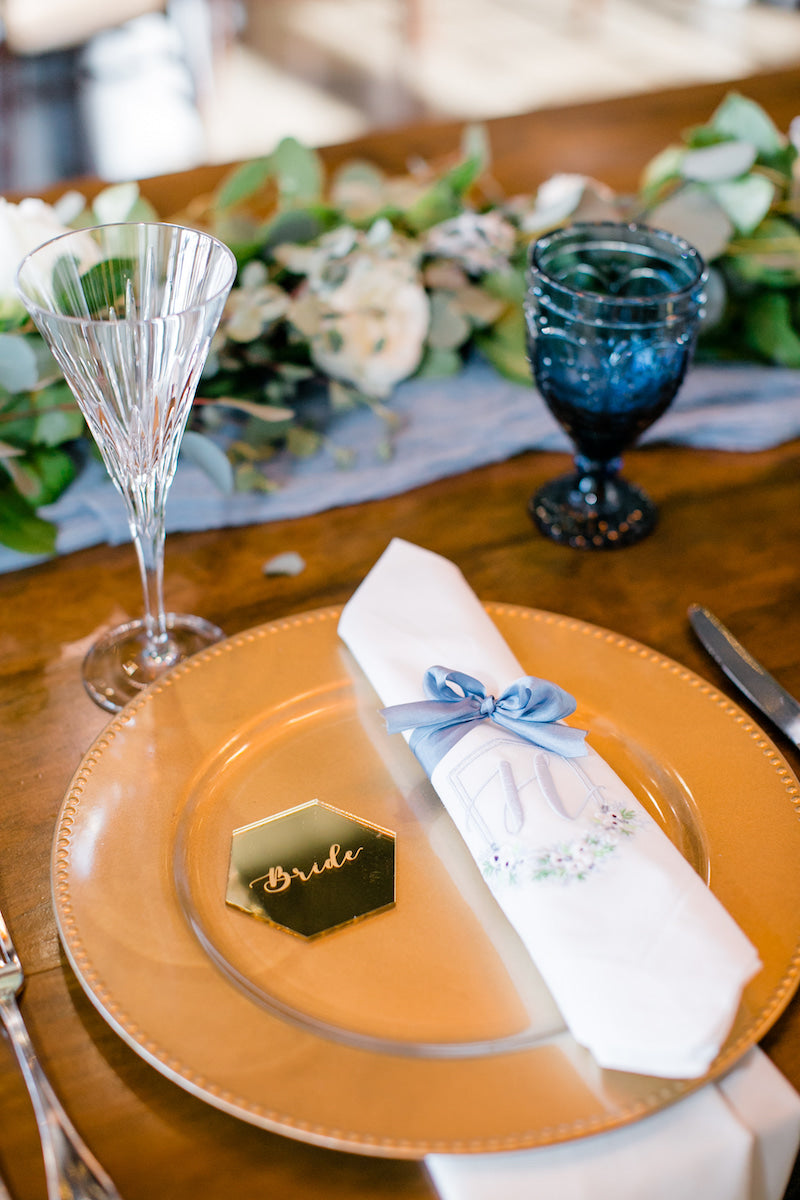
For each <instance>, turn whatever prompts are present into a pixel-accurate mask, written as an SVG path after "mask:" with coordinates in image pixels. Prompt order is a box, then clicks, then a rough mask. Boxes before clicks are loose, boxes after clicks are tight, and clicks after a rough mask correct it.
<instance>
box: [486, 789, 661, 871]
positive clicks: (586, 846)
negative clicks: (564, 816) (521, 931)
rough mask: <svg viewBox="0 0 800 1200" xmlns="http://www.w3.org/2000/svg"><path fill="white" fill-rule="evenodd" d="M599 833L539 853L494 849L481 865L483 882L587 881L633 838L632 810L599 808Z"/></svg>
mask: <svg viewBox="0 0 800 1200" xmlns="http://www.w3.org/2000/svg"><path fill="white" fill-rule="evenodd" d="M593 821H594V822H595V823H596V824H597V826H598V830H597V832H594V831H593V830H590V831H589V832H587V833H584V834H583V836H582V837H579V838H574V839H573V840H572V841H569V842H558V843H557V844H555V845H552V846H546V847H544V848H541V849H537V850H534V849H531V848H529V847H525V848H524V849H521V848H519V847H515V846H514V845H513V844H509V845H507V846H502V847H495V848H494V849H493V851H492V853H491V854H489V855H488V856H487V857H486V858H484V860H483V862H482V863H481V874H482V875H483V877H484V879H487V880H488V879H493V880H497V881H500V882H505V883H507V884H509V885H511V886H512V887H513V886H515V885H519V884H521V883H525V882H531V881H532V882H535V883H538V882H540V881H542V880H557V881H558V882H560V883H565V884H566V883H572V882H574V881H582V880H585V879H588V877H589V875H590V874H591V873H592V872H593V871H595V870H596V869H597V868H598V867H599V866H600V864H601V863H602V862H603V861H604V860H605V859H606V858H608V856H609V855H610V854H613V853H614V851H615V850H616V849H617V847H618V846H619V844H620V842H621V841H622V839H623V838H627V837H632V836H633V835H634V833H635V831H636V827H637V825H638V824H639V819H638V817H637V814H636V813H635V812H634V811H633V809H631V808H620V809H613V808H610V807H606V808H601V809H600V811H599V812H598V813H596V814H595V816H594V817H593Z"/></svg>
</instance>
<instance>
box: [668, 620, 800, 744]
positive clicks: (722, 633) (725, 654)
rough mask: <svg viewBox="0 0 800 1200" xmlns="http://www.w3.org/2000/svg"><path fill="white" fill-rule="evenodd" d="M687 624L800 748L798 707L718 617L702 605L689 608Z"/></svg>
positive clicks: (799, 706)
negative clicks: (688, 623) (689, 624)
mask: <svg viewBox="0 0 800 1200" xmlns="http://www.w3.org/2000/svg"><path fill="white" fill-rule="evenodd" d="M689 621H690V622H691V625H692V629H693V630H694V632H695V633H696V634H697V637H698V638H699V639H700V641H701V642H702V644H703V646H704V647H705V649H706V650H707V651H708V653H709V654H710V655H711V657H712V658H713V659H714V661H715V662H716V663H717V664H718V665H719V666H720V667H721V668H722V670H723V671H724V672H725V674H726V675H727V676H728V678H729V679H730V680H731V681H732V682H733V683H735V684H736V686H737V687H738V688H739V690H740V691H741V692H743V693H744V695H745V696H746V697H747V699H748V700H750V701H751V703H753V704H755V706H756V708H758V709H759V710H760V711H761V712H762V713H763V714H764V716H765V717H767V718H768V719H769V720H770V721H772V722H773V724H774V725H777V727H778V729H780V730H781V731H782V732H783V733H785V734H786V736H787V737H788V738H789V740H790V741H792V742H794V744H795V746H797V747H798V748H800V704H799V703H798V702H797V700H795V698H794V696H790V695H789V693H788V692H787V691H786V690H785V688H783V687H781V685H780V684H779V683H778V681H777V679H774V678H773V677H772V675H770V674H769V672H768V671H766V670H765V669H764V667H762V665H761V663H760V662H758V661H757V660H756V659H755V658H753V656H752V654H750V653H749V652H748V651H747V650H745V648H744V646H742V645H741V643H740V642H737V640H736V638H735V637H734V636H733V634H732V633H731V631H730V630H729V629H726V627H725V626H724V625H723V624H722V621H720V620H719V618H718V617H715V616H714V614H713V613H711V612H709V611H708V609H707V608H703V606H702V605H701V604H691V605H690V606H689Z"/></svg>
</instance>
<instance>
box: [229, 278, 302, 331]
mask: <svg viewBox="0 0 800 1200" xmlns="http://www.w3.org/2000/svg"><path fill="white" fill-rule="evenodd" d="M288 307H289V297H288V296H287V294H286V292H284V291H283V289H282V288H280V287H278V285H277V284H274V283H270V282H269V280H268V276H267V268H266V267H265V265H264V263H262V262H258V261H254V262H250V263H248V264H247V266H246V267H245V268H244V270H243V271H242V275H241V281H240V285H239V287H237V288H234V289H233V291H232V292H231V293H230V295H229V296H228V300H227V303H226V305H225V313H224V316H223V319H222V331H223V332H224V334H225V335H226V336H227V337H229V338H230V339H231V341H234V342H253V341H255V339H256V338H258V337H260V336H261V334H262V333H264V331H265V330H266V329H267V328H268V327H269V326H271V325H273V324H274V323H275V322H276V321H278V320H280V318H281V317H283V316H285V314H286V311H287V309H288Z"/></svg>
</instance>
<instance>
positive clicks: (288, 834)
mask: <svg viewBox="0 0 800 1200" xmlns="http://www.w3.org/2000/svg"><path fill="white" fill-rule="evenodd" d="M394 846H395V835H394V834H393V833H392V832H391V831H390V830H388V829H381V828H380V827H379V826H377V825H373V824H371V822H369V821H364V820H362V819H361V818H360V817H355V816H352V815H351V814H350V813H346V812H342V811H341V810H340V809H338V808H333V807H331V806H330V805H329V804H323V803H322V802H321V801H320V800H310V801H309V802H308V803H307V804H301V805H299V806H298V807H297V808H292V809H288V810H287V811H286V812H282V813H277V814H276V815H275V816H272V817H266V818H265V819H264V820H263V821H256V822H254V823H253V824H252V825H245V826H243V827H242V828H241V829H235V830H234V831H233V837H232V840H231V859H230V869H229V871H228V889H227V893H226V897H225V898H226V901H227V903H228V904H230V905H231V906H232V907H233V908H238V909H241V911H242V912H246V913H249V914H250V915H251V916H253V917H257V918H258V919H259V920H262V921H268V922H269V924H270V925H276V926H278V928H280V929H284V930H286V931H287V932H288V933H294V934H297V935H298V936H299V937H302V938H314V937H318V936H319V935H320V934H323V933H330V932H331V931H332V930H334V929H340V928H341V927H342V926H343V925H350V924H352V923H353V922H354V921H359V920H362V919H363V918H364V917H369V916H372V915H374V914H375V913H379V912H382V911H383V910H384V909H387V908H391V907H392V905H393V904H394V902H395V883H394V878H395V877H394Z"/></svg>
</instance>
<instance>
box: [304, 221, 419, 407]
mask: <svg viewBox="0 0 800 1200" xmlns="http://www.w3.org/2000/svg"><path fill="white" fill-rule="evenodd" d="M336 234H337V235H338V236H329V237H327V238H321V239H320V242H319V244H318V245H317V246H316V247H313V248H312V247H303V248H302V249H304V250H307V251H309V253H307V254H305V255H299V254H295V255H293V256H288V257H291V266H290V268H289V269H294V270H295V271H296V270H297V269H298V267H300V265H301V261H302V266H303V268H304V269H305V271H306V272H307V278H306V280H305V282H304V284H303V285H302V286H301V287H300V289H299V290H298V292H297V293H296V294H295V296H294V298H293V300H292V304H291V307H290V309H289V314H288V315H289V320H290V321H291V322H292V324H293V325H294V326H295V328H296V329H297V330H298V331H299V332H300V333H301V334H302V335H303V336H304V337H305V338H307V339H308V341H309V344H310V348H311V357H312V359H313V361H314V363H315V365H316V366H317V367H318V368H319V369H320V370H321V371H323V372H324V373H325V374H327V375H330V376H332V377H333V378H334V379H338V380H341V381H342V382H344V383H349V384H351V385H352V386H354V387H355V388H357V389H358V390H359V391H360V392H362V393H363V394H364V395H367V396H374V397H384V396H388V395H389V393H390V392H391V391H392V388H393V387H394V386H395V385H396V384H397V383H399V382H400V380H401V379H406V378H407V377H408V376H409V375H411V374H413V372H414V371H415V370H416V368H417V367H418V366H419V363H420V360H421V358H422V353H423V348H424V345H425V338H426V336H427V332H428V328H429V324H430V302H429V300H428V297H427V295H426V292H425V288H424V286H423V284H422V281H421V279H420V277H419V273H418V270H417V265H416V257H417V248H416V247H415V245H414V244H413V243H411V242H409V240H408V239H402V238H398V237H396V236H394V235H393V234H391V230H389V231H388V232H387V230H386V228H384V227H380V228H377V227H375V226H374V227H373V229H372V230H370V231H369V232H368V233H366V234H364V233H358V232H356V231H355V230H348V231H347V232H346V233H345V232H344V231H343V230H337V231H336ZM295 249H299V248H295ZM284 261H285V262H287V260H286V259H284ZM287 265H289V264H288V262H287Z"/></svg>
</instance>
